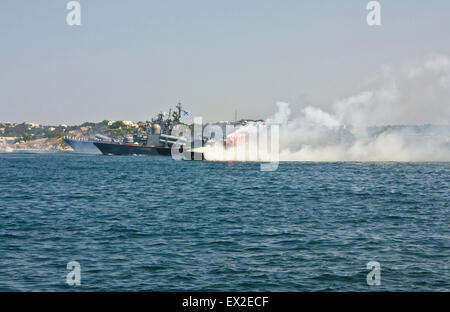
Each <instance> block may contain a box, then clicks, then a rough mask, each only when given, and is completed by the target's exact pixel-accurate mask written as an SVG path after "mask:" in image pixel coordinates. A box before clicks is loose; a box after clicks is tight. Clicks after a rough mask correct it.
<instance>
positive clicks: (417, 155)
mask: <svg viewBox="0 0 450 312" xmlns="http://www.w3.org/2000/svg"><path fill="white" fill-rule="evenodd" d="M371 87H372V89H370V90H368V91H367V90H366V91H361V92H359V93H358V94H356V95H353V96H351V97H348V98H346V99H341V100H337V101H335V102H334V103H333V105H332V106H331V108H330V109H328V111H325V110H323V109H320V108H318V107H314V106H307V107H304V108H303V109H302V110H301V114H300V116H297V117H296V118H293V117H291V115H290V108H289V104H287V103H282V102H279V103H277V106H278V112H277V113H276V114H275V115H274V116H272V117H270V118H268V119H267V120H266V122H265V125H263V126H261V125H257V124H249V125H246V126H242V127H240V128H239V129H237V130H236V132H235V133H236V134H239V135H241V136H245V135H247V136H248V135H250V134H254V133H256V132H258V130H261V127H263V128H264V127H268V126H269V125H270V124H274V123H276V124H279V125H280V138H279V160H280V161H447V162H448V161H450V141H449V140H450V124H449V120H450V59H449V58H448V57H447V56H445V55H435V56H432V57H429V58H428V59H427V60H426V61H425V62H424V63H423V64H420V65H417V64H414V65H410V66H408V67H407V68H404V69H396V68H392V67H390V66H383V68H382V70H381V72H380V73H379V74H378V75H377V77H375V78H374V79H372V81H371ZM404 124H409V125H418V126H398V125H404ZM424 124H428V125H424ZM431 124H434V125H431ZM396 125H397V126H396ZM419 125H421V126H419ZM248 142H249V140H238V141H237V142H236V150H238V152H237V153H236V150H235V151H233V152H229V151H225V152H224V151H223V149H222V146H219V145H220V144H215V145H214V146H210V147H208V148H206V149H205V157H206V159H209V160H248V161H258V160H262V159H261V158H260V157H259V154H258V152H256V151H255V149H254V148H251V147H250V148H249V143H248ZM261 148H262V149H266V148H267V145H266V144H263V145H261V144H259V145H258V150H259V149H261ZM236 154H239V155H241V157H240V158H239V157H236ZM219 155H221V156H220V157H219ZM242 155H245V157H243V156H242ZM266 160H267V159H266Z"/></svg>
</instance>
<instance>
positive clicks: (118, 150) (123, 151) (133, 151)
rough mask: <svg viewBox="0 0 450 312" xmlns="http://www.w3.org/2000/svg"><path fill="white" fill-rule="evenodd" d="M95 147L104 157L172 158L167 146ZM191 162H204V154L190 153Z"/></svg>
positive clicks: (103, 145)
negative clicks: (143, 156)
mask: <svg viewBox="0 0 450 312" xmlns="http://www.w3.org/2000/svg"><path fill="white" fill-rule="evenodd" d="M94 145H95V146H96V147H97V148H98V149H99V150H100V151H101V152H102V153H103V155H121V156H135V155H145V156H171V155H172V149H171V148H170V147H166V146H144V145H136V144H126V143H104V142H95V143H94ZM190 159H191V160H194V159H195V160H197V159H198V160H204V157H203V154H202V153H194V152H190Z"/></svg>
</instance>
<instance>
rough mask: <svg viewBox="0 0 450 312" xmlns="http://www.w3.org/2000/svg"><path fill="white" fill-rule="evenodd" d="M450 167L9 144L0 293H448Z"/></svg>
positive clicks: (0, 168)
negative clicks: (187, 156)
mask: <svg viewBox="0 0 450 312" xmlns="http://www.w3.org/2000/svg"><path fill="white" fill-rule="evenodd" d="M449 174H450V163H346V162H338V163H314V162H303V163H301V162H286V163H280V165H279V167H278V170H276V171H274V172H262V171H260V164H259V163H231V162H193V161H175V160H173V159H171V158H170V157H127V156H123V157H122V156H101V155H82V154H75V153H69V152H65V153H8V154H0V291H73V290H77V291H448V290H450V268H449V260H450V230H449V224H450V206H449V203H450V195H449V186H450V175H449ZM71 261H77V262H78V263H79V264H80V276H81V279H80V285H79V286H70V285H68V283H67V275H68V273H69V272H70V269H69V270H68V268H67V264H68V263H69V262H71ZM370 261H376V262H378V263H379V264H380V271H379V277H380V285H368V282H367V275H368V274H369V273H370V272H371V270H370V269H368V267H367V263H368V262H370Z"/></svg>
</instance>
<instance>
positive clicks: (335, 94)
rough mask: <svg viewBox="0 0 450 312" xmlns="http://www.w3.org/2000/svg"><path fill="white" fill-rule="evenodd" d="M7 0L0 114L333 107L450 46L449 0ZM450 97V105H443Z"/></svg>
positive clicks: (0, 51) (66, 119) (78, 115)
mask: <svg viewBox="0 0 450 312" xmlns="http://www.w3.org/2000/svg"><path fill="white" fill-rule="evenodd" d="M67 2H68V1H63V0H39V1H38V0H36V1H29V0H1V1H0V69H1V70H0V121H15V122H23V121H26V122H38V123H45V124H58V123H67V124H75V123H80V122H83V121H101V120H104V119H111V120H118V119H123V120H148V119H150V118H151V117H152V116H153V115H154V114H155V113H157V112H158V111H160V110H168V109H169V108H172V107H173V106H174V105H175V104H176V102H177V100H178V99H179V98H181V99H182V101H183V103H184V105H185V108H186V109H187V110H189V111H190V112H191V114H192V115H196V116H203V117H204V119H206V120H208V121H212V120H225V119H229V120H232V119H234V111H235V109H237V110H238V117H240V118H265V117H267V116H269V115H271V114H272V113H273V112H274V111H275V110H276V106H275V102H276V101H284V102H289V103H291V108H292V110H293V111H294V113H295V111H298V110H299V109H300V108H301V107H302V106H305V105H316V106H319V107H321V108H324V109H327V107H329V105H331V103H332V102H333V101H335V100H337V99H341V98H346V97H349V96H352V95H353V94H356V93H358V92H360V91H361V90H362V89H361V83H362V81H365V80H366V79H367V78H368V77H370V76H371V74H373V73H374V72H376V71H377V70H379V68H380V67H381V66H382V65H384V64H390V65H397V64H402V63H404V62H409V61H411V62H414V61H417V60H421V59H423V58H425V57H426V56H427V55H429V54H434V53H440V54H445V55H448V54H450V40H448V35H449V30H450V1H448V0H441V1H437V0H436V1H421V0H417V1H413V0H408V1H406V0H405V1H399V0H395V1H392V0H390V1H387V0H384V1H380V3H381V5H382V10H381V13H382V25H381V26H373V27H370V26H368V25H367V23H366V15H367V13H368V11H367V10H366V5H367V3H368V1H361V0H345V1H343V0H339V1H338V0H336V1H333V0H330V1H312V0H310V1H300V0H292V1H291V0H283V1H265V0H251V1H250V0H240V1H235V0H226V1H225V0H224V1H222V0H214V1H211V0H203V1H199V0H184V1H170V0H164V1H163V0H159V1H148V0H142V1H122V0H120V1H119V0H108V1H106V0H95V1H93V0H79V2H80V3H81V20H82V25H81V26H72V27H70V26H68V25H67V24H66V14H67V12H68V11H67V10H66V4H67ZM446 105H449V104H448V103H446Z"/></svg>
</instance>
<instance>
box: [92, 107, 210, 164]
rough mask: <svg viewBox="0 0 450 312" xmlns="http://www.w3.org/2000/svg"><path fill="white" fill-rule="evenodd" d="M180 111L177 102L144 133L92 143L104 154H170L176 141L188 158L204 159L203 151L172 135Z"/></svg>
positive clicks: (179, 119) (179, 118) (180, 108)
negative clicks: (121, 139)
mask: <svg viewBox="0 0 450 312" xmlns="http://www.w3.org/2000/svg"><path fill="white" fill-rule="evenodd" d="M182 112H183V109H182V106H181V103H178V105H177V106H176V110H175V111H173V112H172V111H171V110H169V116H168V118H165V116H164V114H163V113H159V114H158V115H157V117H156V118H153V119H152V121H151V126H150V127H149V129H147V132H146V133H145V134H137V133H136V134H135V135H134V137H133V138H125V139H124V141H123V142H93V144H94V145H95V146H96V147H97V148H98V149H99V150H100V151H101V152H102V153H103V154H104V155H129V156H130V155H148V156H171V155H172V146H173V144H175V143H178V144H179V145H180V147H179V148H180V152H183V153H184V155H188V157H187V158H188V159H190V160H204V155H203V153H199V152H194V151H192V150H191V146H188V145H187V144H186V139H185V138H183V137H179V136H174V135H172V131H173V129H174V127H175V126H176V125H178V124H181V115H182ZM180 142H181V143H180Z"/></svg>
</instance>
